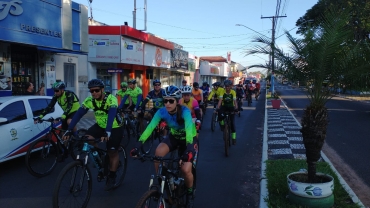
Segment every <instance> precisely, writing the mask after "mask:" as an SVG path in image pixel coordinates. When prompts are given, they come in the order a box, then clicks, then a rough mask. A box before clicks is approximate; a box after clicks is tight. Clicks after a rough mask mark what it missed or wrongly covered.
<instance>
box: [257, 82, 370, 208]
mask: <svg viewBox="0 0 370 208" xmlns="http://www.w3.org/2000/svg"><path fill="white" fill-rule="evenodd" d="M267 92H268V90H267V89H266V95H267ZM280 100H281V101H282V104H283V105H284V106H285V108H286V109H287V110H288V112H289V113H290V115H291V116H292V117H293V118H294V120H295V121H296V122H297V124H298V126H299V127H302V126H301V124H300V123H299V122H298V120H297V119H296V117H295V116H294V115H293V113H292V112H291V111H290V109H289V108H288V106H287V105H286V104H285V102H284V100H283V99H281V98H280ZM267 115H268V114H267V100H266V101H265V122H264V130H263V145H262V159H261V181H260V206H259V207H260V208H268V205H267V203H266V202H265V200H264V199H265V198H266V197H268V189H267V178H266V175H265V171H266V163H265V162H266V160H267V159H268V157H267V149H268V144H267V140H268V138H267V120H268V118H267ZM321 157H322V158H323V160H324V161H325V162H327V163H328V164H329V165H330V167H331V169H332V170H333V171H334V173H335V174H336V175H337V177H338V179H339V182H340V184H341V185H342V186H343V188H344V189H345V190H346V191H347V193H348V195H349V197H351V199H352V201H353V203H356V204H358V205H359V206H360V207H362V208H366V207H365V206H364V204H362V202H361V201H360V199H359V198H358V197H357V195H356V194H355V193H354V192H353V190H352V189H351V187H349V185H348V184H347V182H346V181H345V180H344V179H343V177H342V176H341V175H340V174H339V172H338V171H337V169H335V167H334V165H333V164H332V163H331V162H330V160H329V158H328V157H327V156H326V155H325V153H324V152H322V151H321Z"/></svg>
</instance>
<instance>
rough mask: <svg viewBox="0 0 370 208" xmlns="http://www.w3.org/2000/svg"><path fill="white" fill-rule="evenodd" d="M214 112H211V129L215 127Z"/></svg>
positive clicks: (213, 129)
mask: <svg viewBox="0 0 370 208" xmlns="http://www.w3.org/2000/svg"><path fill="white" fill-rule="evenodd" d="M216 116H217V115H216V113H213V114H212V120H211V130H212V131H215V128H216Z"/></svg>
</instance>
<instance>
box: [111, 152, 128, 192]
mask: <svg viewBox="0 0 370 208" xmlns="http://www.w3.org/2000/svg"><path fill="white" fill-rule="evenodd" d="M118 154H119V165H118V168H117V172H116V175H117V181H116V184H115V185H114V186H115V187H118V186H120V185H121V184H122V182H123V179H125V176H126V170H127V155H126V151H125V148H124V147H123V146H122V145H121V146H120V147H119V149H118Z"/></svg>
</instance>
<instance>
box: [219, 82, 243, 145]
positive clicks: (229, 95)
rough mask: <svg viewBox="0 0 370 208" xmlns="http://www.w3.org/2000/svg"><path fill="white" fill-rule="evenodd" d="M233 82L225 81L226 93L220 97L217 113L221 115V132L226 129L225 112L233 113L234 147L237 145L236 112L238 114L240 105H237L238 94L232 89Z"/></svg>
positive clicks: (232, 135) (231, 117)
mask: <svg viewBox="0 0 370 208" xmlns="http://www.w3.org/2000/svg"><path fill="white" fill-rule="evenodd" d="M232 84H233V83H232V82H231V81H230V80H225V81H224V85H225V91H224V92H223V93H222V94H221V95H220V97H219V98H220V100H219V101H218V105H217V111H218V113H219V115H220V116H219V121H220V125H221V130H223V129H224V121H223V119H224V115H223V114H224V112H226V111H228V112H232V113H231V114H230V122H231V123H230V126H231V138H232V141H233V145H235V144H236V131H235V122H234V117H235V116H234V112H238V104H237V103H236V93H235V91H234V90H232V89H231V87H232Z"/></svg>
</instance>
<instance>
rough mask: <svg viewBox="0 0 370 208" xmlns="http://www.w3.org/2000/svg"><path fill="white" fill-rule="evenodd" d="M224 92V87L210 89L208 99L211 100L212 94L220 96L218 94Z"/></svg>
mask: <svg viewBox="0 0 370 208" xmlns="http://www.w3.org/2000/svg"><path fill="white" fill-rule="evenodd" d="M223 92H225V89H224V88H222V87H218V88H217V90H215V88H213V89H212V91H211V93H210V94H209V95H208V100H211V99H212V97H213V95H216V97H217V98H219V97H220V95H221V94H222V93H223Z"/></svg>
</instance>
